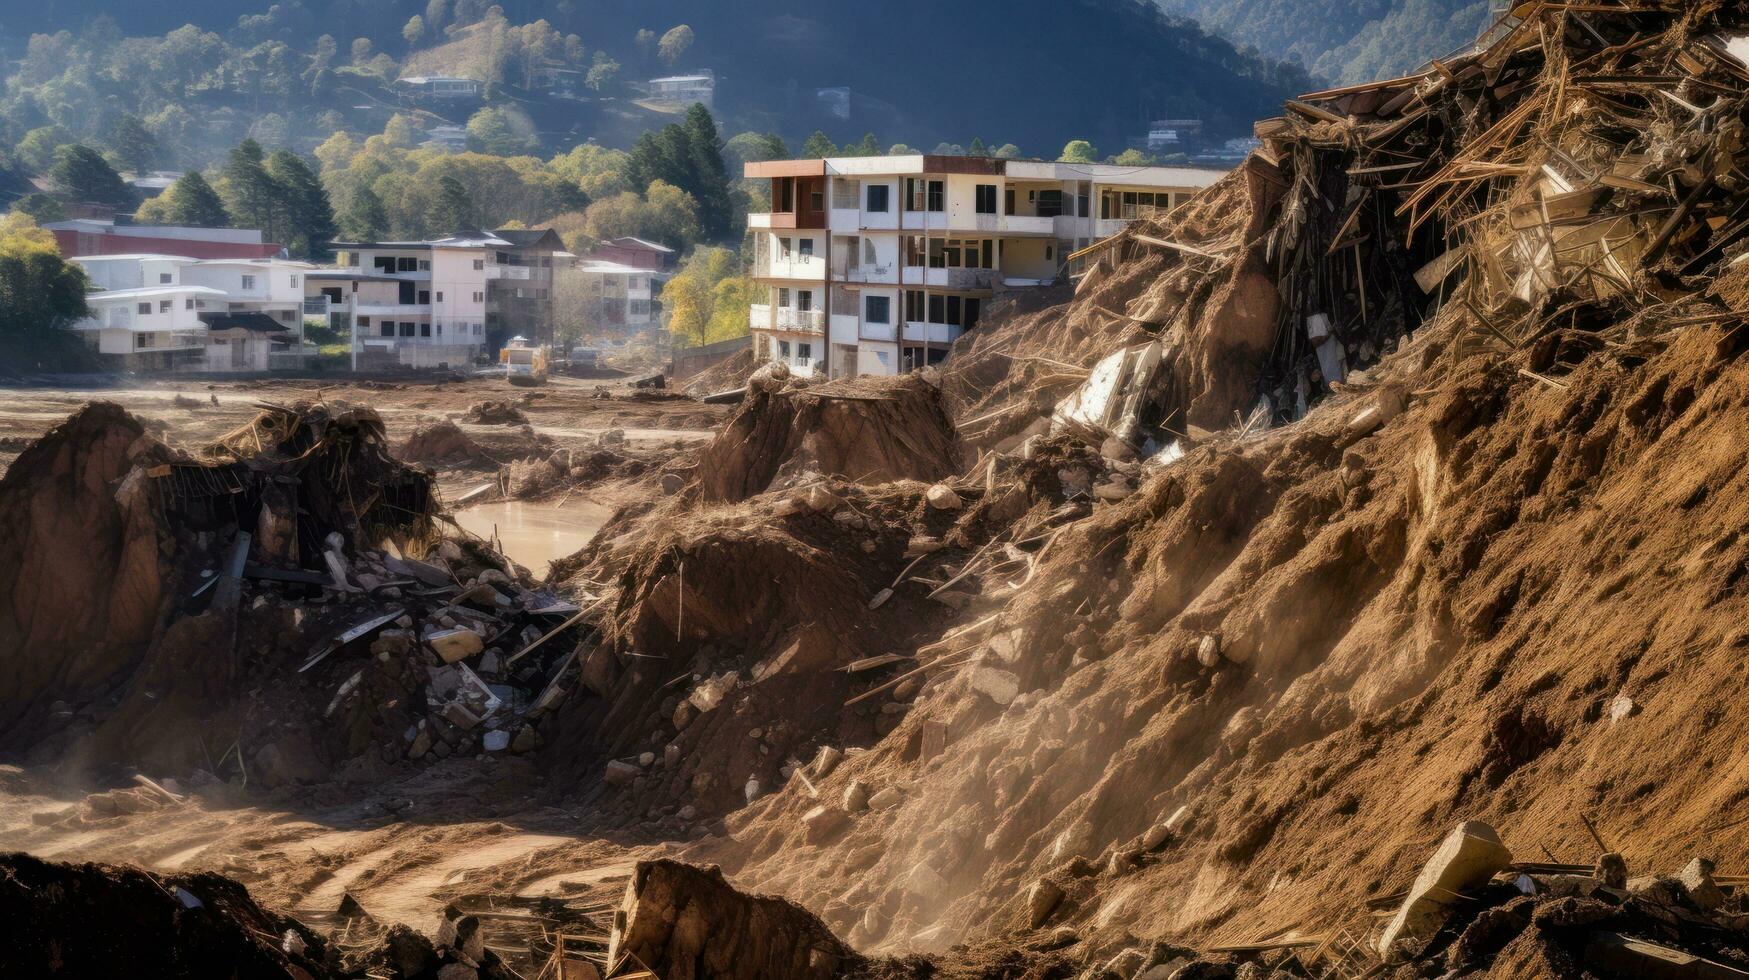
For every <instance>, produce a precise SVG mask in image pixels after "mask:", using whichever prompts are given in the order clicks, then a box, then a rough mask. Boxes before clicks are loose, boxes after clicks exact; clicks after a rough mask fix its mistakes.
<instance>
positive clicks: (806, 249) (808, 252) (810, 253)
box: [796, 238, 814, 259]
mask: <svg viewBox="0 0 1749 980" xmlns="http://www.w3.org/2000/svg"><path fill="white" fill-rule="evenodd" d="M796 244H797V245H798V246H799V250H800V252H801V253H802V258H804V259H811V258H813V257H814V240H813V239H812V238H804V239H802V240H801V241H799V242H797V243H796Z"/></svg>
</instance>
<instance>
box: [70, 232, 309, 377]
mask: <svg viewBox="0 0 1749 980" xmlns="http://www.w3.org/2000/svg"><path fill="white" fill-rule="evenodd" d="M72 261H73V262H75V263H77V264H78V265H79V266H80V267H81V268H83V269H84V270H85V275H86V278H88V279H89V280H90V281H91V284H92V285H93V286H94V287H96V288H95V290H94V291H93V292H91V293H89V294H88V295H87V296H86V304H87V305H88V306H89V307H90V309H91V315H90V316H89V317H87V318H86V319H85V320H82V321H80V322H79V323H76V324H74V325H73V329H74V330H75V331H77V332H79V333H80V334H81V335H82V336H84V338H85V340H86V341H87V342H88V343H89V344H91V346H92V347H93V348H94V349H95V350H96V351H97V352H98V353H99V354H101V355H103V358H104V360H105V361H107V362H109V363H110V364H111V365H112V366H113V367H116V368H119V369H123V370H132V371H219V372H224V371H266V370H269V369H270V368H271V367H273V366H275V357H274V355H275V354H281V355H291V357H292V358H293V359H296V358H297V357H300V356H301V351H302V340H303V315H302V314H303V311H302V306H303V290H304V284H303V277H304V276H305V275H306V274H307V273H308V272H309V271H310V270H311V269H313V268H314V267H313V266H310V265H309V264H307V263H303V262H288V261H285V260H280V259H250V260H244V259H218V260H199V259H192V258H189V257H186V256H178V255H154V254H131V255H95V256H75V257H74V258H73V259H72ZM285 366H291V365H289V364H287V365H285Z"/></svg>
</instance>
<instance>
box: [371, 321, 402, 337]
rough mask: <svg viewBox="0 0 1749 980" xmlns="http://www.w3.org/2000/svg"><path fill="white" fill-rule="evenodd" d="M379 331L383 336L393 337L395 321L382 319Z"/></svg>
mask: <svg viewBox="0 0 1749 980" xmlns="http://www.w3.org/2000/svg"><path fill="white" fill-rule="evenodd" d="M367 326H368V324H367ZM381 333H382V335H383V336H384V337H393V336H394V335H395V321H393V320H384V321H383V329H382V331H381Z"/></svg>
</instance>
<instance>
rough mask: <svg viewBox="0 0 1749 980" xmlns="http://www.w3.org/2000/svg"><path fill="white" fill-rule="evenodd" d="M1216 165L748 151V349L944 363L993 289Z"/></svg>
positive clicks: (1040, 270)
mask: <svg viewBox="0 0 1749 980" xmlns="http://www.w3.org/2000/svg"><path fill="white" fill-rule="evenodd" d="M1222 173H1223V172H1222V171H1218V170H1202V169H1192V168H1181V167H1126V166H1116V165H1110V164H1070V163H1042V162H1030V161H1020V160H997V159H991V158H986V157H949V156H934V155H914V156H893V157H834V158H831V159H815V160H773V161H767V162H760V163H749V164H747V165H746V176H748V177H750V178H767V179H769V180H770V181H771V202H772V203H771V208H772V210H771V211H770V212H768V213H764V214H750V215H748V216H747V223H748V226H749V228H750V229H751V230H752V233H753V236H754V237H753V241H754V259H753V275H754V277H755V279H757V280H758V281H759V282H760V283H762V284H763V285H765V286H766V287H767V299H766V302H764V303H759V304H755V305H754V306H753V309H752V315H751V321H750V327H751V330H752V335H753V348H754V353H755V355H756V356H758V357H759V358H761V359H765V360H781V361H784V362H786V363H788V364H789V366H790V367H791V369H792V370H795V371H798V372H800V373H803V374H811V373H814V372H816V371H826V372H829V373H830V375H831V376H833V377H840V376H848V375H858V374H896V373H899V372H901V371H907V370H911V369H914V368H918V367H922V366H924V365H926V364H933V363H936V362H937V361H939V360H941V359H942V358H944V357H946V356H947V351H948V348H949V347H950V346H951V345H952V343H953V341H954V340H955V339H957V338H958V337H959V336H960V335H961V334H963V333H964V332H965V331H967V330H969V329H971V328H972V327H974V326H975V325H976V324H977V322H978V320H979V318H980V316H982V314H983V311H984V309H985V307H986V305H987V304H988V303H989V301H990V299H991V297H993V296H995V295H997V294H999V293H1002V292H1004V291H1006V290H1011V289H1026V288H1032V287H1037V286H1041V285H1048V284H1050V283H1052V282H1055V281H1057V280H1058V279H1059V278H1061V277H1062V276H1064V275H1065V274H1066V271H1067V270H1066V262H1067V256H1069V255H1070V254H1072V253H1073V252H1076V251H1078V250H1080V249H1083V248H1086V247H1087V246H1088V245H1091V244H1093V243H1094V242H1097V241H1100V240H1102V239H1105V238H1109V237H1110V236H1112V235H1115V234H1117V233H1118V232H1119V231H1121V230H1122V229H1123V227H1124V226H1125V225H1127V224H1128V223H1129V222H1130V221H1132V220H1134V219H1135V218H1138V217H1142V216H1144V215H1147V214H1150V213H1152V212H1153V211H1154V210H1156V209H1164V208H1170V207H1176V206H1177V205H1179V204H1182V203H1184V202H1185V201H1187V200H1189V199H1190V197H1191V196H1192V195H1194V194H1196V193H1197V192H1198V191H1200V190H1202V189H1203V188H1205V187H1208V186H1209V185H1211V184H1213V183H1214V182H1215V181H1217V180H1219V179H1220V178H1221V176H1222Z"/></svg>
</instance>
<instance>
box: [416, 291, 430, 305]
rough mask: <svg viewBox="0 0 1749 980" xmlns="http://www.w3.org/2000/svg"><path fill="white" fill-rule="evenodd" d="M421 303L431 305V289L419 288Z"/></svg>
mask: <svg viewBox="0 0 1749 980" xmlns="http://www.w3.org/2000/svg"><path fill="white" fill-rule="evenodd" d="M419 305H420V306H430V305H431V290H429V289H421V290H419Z"/></svg>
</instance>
